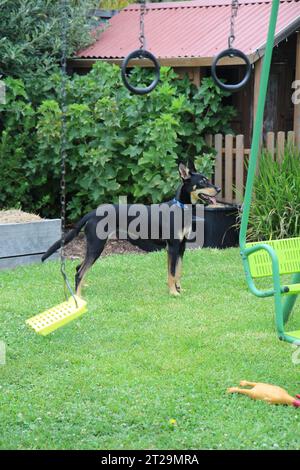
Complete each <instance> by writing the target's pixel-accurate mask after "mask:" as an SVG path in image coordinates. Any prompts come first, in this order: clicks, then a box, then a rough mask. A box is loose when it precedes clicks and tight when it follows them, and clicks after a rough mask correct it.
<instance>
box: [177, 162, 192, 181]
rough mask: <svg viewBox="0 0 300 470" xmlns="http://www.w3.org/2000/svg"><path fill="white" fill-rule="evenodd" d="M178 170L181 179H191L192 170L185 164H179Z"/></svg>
mask: <svg viewBox="0 0 300 470" xmlns="http://www.w3.org/2000/svg"><path fill="white" fill-rule="evenodd" d="M178 170H179V174H180V177H181V179H183V180H188V179H189V178H190V177H191V174H190V170H189V169H188V167H187V166H185V165H184V164H183V163H179V166H178Z"/></svg>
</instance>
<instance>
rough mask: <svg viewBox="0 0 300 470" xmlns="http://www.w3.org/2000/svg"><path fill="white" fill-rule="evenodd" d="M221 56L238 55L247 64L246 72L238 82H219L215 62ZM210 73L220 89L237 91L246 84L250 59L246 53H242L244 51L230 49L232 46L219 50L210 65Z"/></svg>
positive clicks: (249, 72)
mask: <svg viewBox="0 0 300 470" xmlns="http://www.w3.org/2000/svg"><path fill="white" fill-rule="evenodd" d="M223 57H239V58H240V59H242V60H243V61H244V62H245V65H246V66H247V70H246V74H245V76H244V78H243V80H241V81H240V82H239V83H235V84H229V83H228V84H227V83H223V82H221V80H220V79H219V77H218V76H217V71H216V68H217V63H218V62H219V60H220V59H222V58H223ZM211 74H212V78H213V79H214V81H215V83H216V84H217V85H218V86H219V87H220V88H221V89H222V90H225V91H238V90H240V89H241V88H243V87H244V86H245V85H246V83H247V82H248V81H249V78H250V76H251V64H250V60H249V59H248V57H247V56H246V54H244V52H242V51H240V50H239V49H232V48H229V49H225V50H224V51H222V52H220V54H218V55H217V56H216V57H215V58H214V60H213V63H212V66H211Z"/></svg>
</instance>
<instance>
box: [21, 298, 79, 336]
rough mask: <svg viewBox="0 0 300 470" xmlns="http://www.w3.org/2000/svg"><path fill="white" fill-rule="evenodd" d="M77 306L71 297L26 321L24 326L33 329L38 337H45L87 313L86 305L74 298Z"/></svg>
mask: <svg viewBox="0 0 300 470" xmlns="http://www.w3.org/2000/svg"><path fill="white" fill-rule="evenodd" d="M75 299H76V302H77V306H76V303H75V300H74V298H73V297H70V299H69V300H67V301H65V302H63V303H61V304H59V305H56V307H52V308H50V309H49V310H46V311H45V312H43V313H39V314H38V315H35V316H34V317H32V318H29V319H28V320H26V324H27V325H29V326H30V327H31V328H33V329H34V331H35V332H36V333H38V334H39V335H43V336H46V335H48V334H49V333H51V332H52V331H54V330H57V328H60V327H61V326H63V325H66V324H67V323H69V322H70V321H72V320H75V318H78V317H79V316H81V315H82V314H83V313H85V312H87V303H86V302H85V301H84V300H83V299H81V298H80V297H77V296H75Z"/></svg>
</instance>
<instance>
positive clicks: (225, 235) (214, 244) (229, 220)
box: [193, 204, 239, 248]
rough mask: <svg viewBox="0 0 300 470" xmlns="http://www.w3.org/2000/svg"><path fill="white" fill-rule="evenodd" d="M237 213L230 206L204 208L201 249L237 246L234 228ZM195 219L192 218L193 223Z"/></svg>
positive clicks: (233, 207)
mask: <svg viewBox="0 0 300 470" xmlns="http://www.w3.org/2000/svg"><path fill="white" fill-rule="evenodd" d="M238 214H239V211H238V207H237V206H234V205H232V204H224V205H217V206H216V207H213V206H207V207H205V208H204V244H203V246H202V247H203V248H230V247H235V246H238V244H239V231H238V228H237V226H236V223H237V217H238ZM196 221H197V218H196V217H193V222H196Z"/></svg>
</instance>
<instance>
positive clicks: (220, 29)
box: [78, 0, 300, 60]
mask: <svg viewBox="0 0 300 470" xmlns="http://www.w3.org/2000/svg"><path fill="white" fill-rule="evenodd" d="M239 3H240V7H239V11H238V16H237V18H236V27H235V31H236V40H235V43H234V47H237V48H239V49H241V50H243V51H244V52H245V53H246V54H247V55H249V56H250V55H251V54H255V53H256V51H258V50H259V49H261V48H263V47H264V45H265V43H266V36H267V28H268V22H269V15H270V8H271V1H264V0H262V1H261V0H260V1H252V0H247V1H246V0H240V1H239ZM147 5H148V11H147V14H146V16H145V34H146V40H147V43H146V46H147V49H148V50H150V51H151V52H153V53H154V54H155V55H156V56H157V57H158V58H160V59H171V58H189V57H190V58H194V57H198V58H201V57H205V58H208V57H210V58H211V57H213V56H215V55H216V53H217V52H218V51H220V50H222V49H224V48H226V47H227V38H228V33H229V24H230V8H231V1H230V0H195V1H189V2H172V3H150V4H147ZM139 8H140V7H139V5H136V4H134V5H130V6H128V7H127V8H125V9H124V10H122V11H121V12H120V13H118V14H117V15H116V16H114V17H113V18H112V19H111V20H110V24H109V27H108V28H107V29H106V30H105V31H104V32H103V33H101V35H100V38H99V40H98V41H97V42H96V43H95V44H94V45H92V46H90V47H89V48H87V49H85V50H84V51H81V52H80V53H79V54H78V57H80V58H100V59H121V58H123V57H125V56H126V55H127V54H128V53H129V52H131V51H132V50H134V49H137V48H139V39H138V38H139ZM297 23H299V24H300V1H295V0H294V1H281V2H280V8H279V15H278V21H277V28H276V36H278V35H279V34H282V33H283V32H284V31H285V30H287V29H289V28H290V27H291V26H293V25H295V29H296V27H297ZM257 58H258V57H257ZM253 60H255V58H253Z"/></svg>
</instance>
